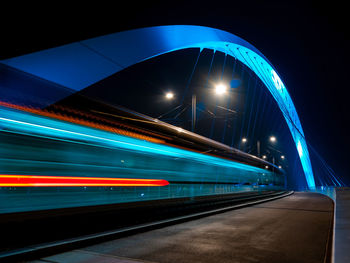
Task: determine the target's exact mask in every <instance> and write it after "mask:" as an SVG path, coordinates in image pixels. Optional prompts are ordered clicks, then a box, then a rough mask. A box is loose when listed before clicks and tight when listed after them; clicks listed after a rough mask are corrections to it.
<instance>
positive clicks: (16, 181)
mask: <svg viewBox="0 0 350 263" xmlns="http://www.w3.org/2000/svg"><path fill="white" fill-rule="evenodd" d="M168 184H169V182H168V181H166V180H155V179H129V178H96V177H69V176H39V175H6V174H1V175H0V186H2V187H15V186H18V187H19V186H22V187H28V186H44V187H48V186H165V185H168Z"/></svg>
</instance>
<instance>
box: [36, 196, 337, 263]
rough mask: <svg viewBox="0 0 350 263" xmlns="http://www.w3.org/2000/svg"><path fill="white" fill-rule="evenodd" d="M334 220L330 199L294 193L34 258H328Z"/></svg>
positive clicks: (52, 260) (301, 259)
mask: <svg viewBox="0 0 350 263" xmlns="http://www.w3.org/2000/svg"><path fill="white" fill-rule="evenodd" d="M332 219H333V203H332V201H331V200H330V199H329V198H327V197H326V196H323V195H320V194H315V193H295V194H293V195H291V196H289V197H286V198H283V199H279V200H276V201H271V202H268V203H263V204H260V205H255V206H252V207H248V208H243V209H238V210H233V211H229V212H225V213H221V214H216V215H213V216H209V217H205V218H201V219H198V220H193V221H189V222H185V223H182V224H177V225H173V226H168V227H164V228H161V229H157V230H153V231H149V232H145V233H140V234H135V235H133V236H128V237H124V238H120V239H116V240H113V241H109V242H105V243H101V244H98V245H93V246H90V247H86V248H83V249H79V250H73V251H70V252H66V253H62V254H57V255H53V256H50V257H46V258H43V259H41V260H37V261H35V262H72V263H75V262H77V263H78V262H79V263H80V262H98V263H100V262H111V263H113V262H130V263H131V262H169V263H170V262H176V263H177V262H242V261H244V262H324V258H325V256H326V254H327V247H328V248H329V247H330V243H331V240H330V238H331V236H332Z"/></svg>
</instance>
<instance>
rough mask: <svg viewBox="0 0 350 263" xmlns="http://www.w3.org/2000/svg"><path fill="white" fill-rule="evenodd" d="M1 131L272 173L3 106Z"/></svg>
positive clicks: (0, 112)
mask: <svg viewBox="0 0 350 263" xmlns="http://www.w3.org/2000/svg"><path fill="white" fill-rule="evenodd" d="M0 116H2V117H0V128H1V130H2V131H3V132H9V133H19V134H26V135H30V136H39V137H45V138H50V139H53V140H63V141H69V142H72V143H82V144H89V145H96V146H103V147H109V148H114V149H116V148H120V149H126V150H131V151H138V152H143V153H148V154H152V155H164V156H170V157H174V158H184V159H190V160H194V161H197V162H201V163H204V164H208V163H210V164H214V165H217V166H223V167H230V168H236V169H240V170H244V171H250V172H255V173H261V174H263V173H265V174H269V173H271V172H269V171H267V170H264V169H261V168H258V167H254V166H250V165H246V164H242V163H237V162H233V161H230V160H226V159H222V158H218V157H214V156H210V155H205V154H201V153H197V152H192V151H187V150H184V149H179V148H175V147H171V146H167V145H161V144H155V143H152V142H148V141H143V140H139V139H135V138H131V137H126V136H122V135H118V134H113V133H110V132H105V131H102V130H98V129H94V128H89V127H84V126H81V125H77V124H73V123H68V122H64V121H60V120H54V119H49V118H46V117H41V116H37V115H34V114H29V113H26V112H21V111H18V110H13V109H8V108H5V107H0Z"/></svg>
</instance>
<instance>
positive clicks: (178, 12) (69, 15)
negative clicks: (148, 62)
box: [0, 0, 350, 184]
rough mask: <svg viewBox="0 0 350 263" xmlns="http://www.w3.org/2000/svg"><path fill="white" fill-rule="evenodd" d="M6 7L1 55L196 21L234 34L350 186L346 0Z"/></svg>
mask: <svg viewBox="0 0 350 263" xmlns="http://www.w3.org/2000/svg"><path fill="white" fill-rule="evenodd" d="M170 3H171V4H170ZM1 11H2V14H1V16H0V22H1V41H0V42H1V43H0V47H1V48H0V59H5V58H9V57H12V56H18V55H22V54H26V53H31V52H34V51H38V50H42V49H46V48H51V47H55V46H60V45H62V44H67V43H71V42H74V41H79V40H83V39H88V38H91V37H96V36H101V35H105V34H109V33H114V32H119V31H123V30H128V29H133V28H139V27H147V26H156V25H171V24H192V25H202V26H209V27H214V28H218V29H222V30H226V31H228V32H231V33H233V34H235V35H237V36H239V37H241V38H243V39H245V40H247V41H248V42H250V43H251V44H253V45H254V46H255V47H257V48H258V49H259V50H260V51H261V52H262V53H263V54H264V55H265V56H266V57H267V58H268V59H269V60H270V62H272V64H273V65H274V66H275V68H276V69H277V71H278V73H279V75H280V76H282V79H283V80H284V83H285V84H286V86H287V89H288V90H289V92H290V94H291V97H292V99H293V101H294V103H295V106H296V108H297V111H298V113H299V117H300V119H301V123H302V125H303V128H304V132H305V135H306V138H307V140H308V141H309V142H310V143H311V144H312V145H313V146H314V147H315V148H316V150H317V151H318V152H319V153H320V154H321V155H322V156H323V157H324V159H325V160H326V161H327V163H328V164H329V165H330V166H331V167H332V168H333V169H334V170H335V172H336V173H337V174H338V175H340V177H342V178H344V179H345V178H346V182H347V183H348V184H350V175H349V173H348V169H347V162H348V152H349V149H350V136H349V133H348V129H347V126H348V125H347V124H348V123H349V122H350V117H349V110H348V97H349V95H350V91H349V87H348V86H349V85H348V75H349V73H348V69H349V66H348V62H349V52H348V50H346V47H347V46H348V45H349V30H348V27H347V25H346V22H347V19H348V14H347V8H345V6H344V5H343V4H341V2H340V1H317V2H314V3H313V2H311V1H250V0H248V1H234V0H231V1H213V2H211V3H210V4H206V3H205V2H204V1H189V0H187V1H171V2H170V1H144V3H141V4H140V3H138V2H137V1H128V3H124V4H123V5H120V4H117V5H116V6H112V5H103V4H102V3H100V4H99V5H97V4H88V3H87V2H86V3H85V4H84V5H80V6H73V5H72V4H64V3H63V2H57V3H54V2H52V1H50V4H46V5H40V6H39V5H38V6H34V5H33V4H32V3H31V4H25V5H22V4H21V5H16V6H8V7H2V10H1Z"/></svg>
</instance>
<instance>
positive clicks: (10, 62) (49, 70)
mask: <svg viewBox="0 0 350 263" xmlns="http://www.w3.org/2000/svg"><path fill="white" fill-rule="evenodd" d="M187 48H200V50H203V49H204V48H207V49H212V50H214V51H221V52H224V53H225V54H227V55H230V56H232V57H234V58H235V59H237V60H239V61H240V62H242V63H243V64H244V65H246V66H247V67H249V68H250V69H251V70H252V71H253V72H254V73H255V74H256V75H257V76H258V77H259V78H260V80H261V81H262V82H263V83H264V84H265V85H266V87H267V88H268V90H269V91H270V93H271V94H272V96H273V98H274V99H275V100H276V102H277V104H278V106H279V108H280V110H281V111H282V113H283V116H284V118H285V120H286V122H287V124H288V127H289V130H290V132H291V135H292V137H293V139H294V142H295V145H296V148H297V151H298V154H299V157H300V160H301V164H302V167H303V171H304V174H305V178H306V182H307V185H308V187H309V188H314V187H315V181H314V176H313V171H312V166H311V162H310V157H309V152H308V147H307V142H306V140H305V135H304V132H303V129H302V126H301V123H300V120H299V117H298V114H297V112H296V109H295V107H294V104H293V102H292V99H291V97H290V95H289V94H288V91H287V89H286V87H285V85H284V83H283V82H282V80H281V78H280V76H279V75H278V73H277V71H276V70H275V68H274V67H273V65H272V64H271V63H270V62H269V61H268V59H266V58H265V57H264V55H263V54H262V53H261V52H260V51H259V50H257V49H256V48H255V47H254V46H252V45H251V44H249V43H248V42H246V41H245V40H243V39H241V38H239V37H237V36H235V35H233V34H231V33H228V32H225V31H222V30H218V29H213V28H208V27H202V26H188V25H174V26H159V27H150V28H141V29H136V30H130V31H126V32H120V33H115V34H110V35H106V36H101V37H96V38H92V39H88V40H84V41H79V42H76V43H72V44H67V45H64V46H60V47H56V48H52V49H47V50H44V51H39V52H35V53H32V54H27V55H23V56H19V57H15V58H10V59H6V60H2V61H0V66H1V64H2V66H3V67H9V68H12V69H16V70H20V71H21V72H25V73H27V74H30V75H33V76H36V77H39V78H41V79H43V80H45V81H48V82H50V83H53V84H54V85H56V86H57V87H63V88H66V89H68V90H69V91H68V92H67V93H55V95H52V96H51V97H50V99H49V100H48V101H46V105H43V106H44V107H45V106H48V105H50V104H53V103H55V102H57V101H59V100H61V99H63V98H64V97H66V96H67V95H69V94H71V93H74V92H78V91H80V90H83V89H84V88H86V87H88V86H90V85H92V84H95V83H97V82H99V81H101V80H103V79H105V78H107V77H109V76H111V75H113V74H115V73H117V72H119V71H121V70H123V69H125V68H127V67H129V66H132V65H134V64H136V63H139V62H141V61H144V60H147V59H150V58H152V57H155V56H159V55H162V54H165V53H168V52H173V51H177V50H181V49H187Z"/></svg>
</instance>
